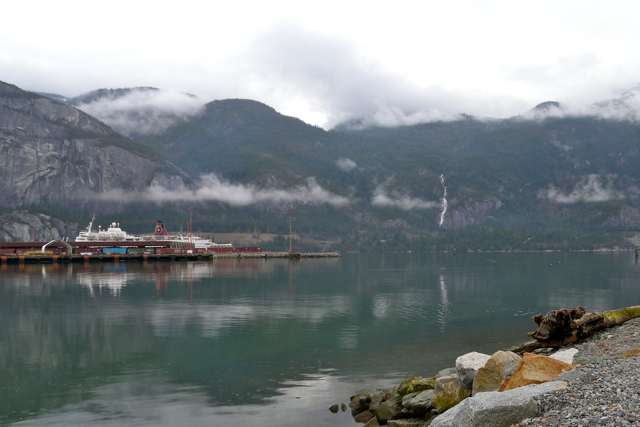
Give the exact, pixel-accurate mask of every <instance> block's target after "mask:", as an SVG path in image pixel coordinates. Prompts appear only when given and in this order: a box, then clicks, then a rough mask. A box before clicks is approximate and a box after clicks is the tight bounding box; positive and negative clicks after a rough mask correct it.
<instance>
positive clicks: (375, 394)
mask: <svg viewBox="0 0 640 427" xmlns="http://www.w3.org/2000/svg"><path fill="white" fill-rule="evenodd" d="M383 401H384V399H383V392H382V391H378V390H374V391H372V392H371V403H370V404H369V410H370V411H371V412H373V413H374V414H375V413H376V410H377V409H378V406H379V405H380V404H381V403H382V402H383Z"/></svg>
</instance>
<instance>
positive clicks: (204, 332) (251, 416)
mask: <svg viewBox="0 0 640 427" xmlns="http://www.w3.org/2000/svg"><path fill="white" fill-rule="evenodd" d="M452 258H453V257H452V256H451V255H450V254H411V255H408V254H387V255H376V254H371V255H345V256H344V257H343V258H341V259H326V260H304V261H303V262H298V261H289V260H274V259H271V260H268V261H266V260H262V259H251V260H249V259H242V260H214V261H207V262H173V263H168V262H158V263H155V262H148V263H127V262H120V263H115V264H101V263H86V264H59V265H56V264H48V265H39V264H28V265H0V316H1V318H2V325H3V328H2V329H0V368H1V369H2V370H1V371H0V372H2V377H1V378H2V381H1V386H0V424H3V425H8V424H15V423H17V424H19V425H22V424H26V425H122V424H126V425H132V424H135V425H177V424H180V425H203V424H210V425H261V426H300V425H314V426H323V425H326V426H336V425H339V426H347V425H353V420H352V419H351V417H350V415H349V414H348V411H347V412H346V413H342V412H339V413H338V414H331V413H330V412H329V411H328V410H327V408H328V407H329V406H330V405H332V404H333V403H339V402H343V401H346V400H347V398H348V397H349V395H351V394H353V393H355V392H357V391H360V390H364V389H370V388H373V387H388V386H392V385H396V384H397V382H399V381H400V380H401V379H402V378H404V377H407V376H414V375H425V376H426V375H432V374H434V373H435V372H437V371H438V370H439V369H442V368H445V367H449V366H452V365H453V364H454V363H455V358H456V357H457V356H459V355H461V354H464V353H466V352H469V351H482V352H487V353H492V352H493V351H495V350H497V349H504V348H508V347H510V346H512V345H515V344H519V343H521V342H523V341H525V340H526V338H527V337H526V332H528V331H530V330H532V329H533V323H532V322H531V320H530V316H531V313H537V312H546V311H548V310H550V309H556V308H560V307H571V306H574V305H586V306H587V307H588V309H589V310H605V309H611V308H617V307H623V306H628V305H633V304H640V289H639V288H638V287H637V286H636V283H638V279H639V278H640V270H639V268H638V266H637V265H635V264H634V262H633V255H629V254H625V253H619V254H615V253H606V254H601V253H590V254H566V253H551V254H457V256H456V257H455V259H452ZM587 273H589V274H587Z"/></svg>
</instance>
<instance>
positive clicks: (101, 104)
mask: <svg viewBox="0 0 640 427" xmlns="http://www.w3.org/2000/svg"><path fill="white" fill-rule="evenodd" d="M118 91H122V90H112V91H108V92H107V93H106V94H104V96H100V97H98V98H97V99H89V100H85V101H84V102H83V101H80V102H73V100H70V101H72V102H73V104H74V105H75V106H76V107H77V108H78V109H80V110H82V111H84V112H85V113H87V114H90V115H92V116H94V117H96V118H98V119H100V120H101V121H103V122H105V123H106V124H108V125H109V126H111V127H112V128H113V129H115V130H116V131H118V132H120V133H121V134H123V135H126V136H129V137H135V136H147V135H157V134H160V133H162V132H164V131H165V130H166V129H167V128H168V127H169V126H171V125H172V124H174V123H176V122H177V121H180V120H183V119H186V118H188V117H191V116H194V115H196V114H198V113H200V111H202V107H203V105H204V101H202V100H201V99H199V98H197V97H195V96H192V95H187V94H184V93H178V92H172V91H165V90H157V89H150V88H133V89H131V90H126V92H125V94H122V93H117V92H118ZM79 98H80V99H81V98H83V97H79ZM86 101H88V102H86Z"/></svg>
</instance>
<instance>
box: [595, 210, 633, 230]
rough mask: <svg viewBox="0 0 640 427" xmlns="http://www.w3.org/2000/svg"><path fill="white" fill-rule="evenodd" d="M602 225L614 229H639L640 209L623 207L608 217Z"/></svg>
mask: <svg viewBox="0 0 640 427" xmlns="http://www.w3.org/2000/svg"><path fill="white" fill-rule="evenodd" d="M602 225H603V226H605V227H615V228H626V227H629V228H637V227H640V209H638V208H634V207H631V206H627V205H625V206H623V207H622V208H620V210H619V211H618V212H617V213H616V214H613V215H611V216H609V217H608V218H607V219H606V220H605V221H604V222H603V223H602Z"/></svg>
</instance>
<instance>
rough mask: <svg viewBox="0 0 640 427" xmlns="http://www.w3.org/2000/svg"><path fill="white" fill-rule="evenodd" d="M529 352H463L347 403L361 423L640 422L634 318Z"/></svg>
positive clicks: (638, 334)
mask: <svg viewBox="0 0 640 427" xmlns="http://www.w3.org/2000/svg"><path fill="white" fill-rule="evenodd" d="M535 353H536V354H533V353H526V354H525V355H524V356H523V358H522V359H521V358H520V357H519V356H517V355H515V354H514V353H512V352H509V351H498V352H496V353H495V354H494V355H491V356H490V355H483V354H480V353H475V352H474V353H469V354H466V355H463V356H461V357H459V358H458V359H457V360H456V367H455V368H450V369H445V370H443V371H441V372H439V373H438V374H437V375H435V376H433V377H429V378H421V377H418V378H410V379H407V380H405V381H403V382H402V383H401V384H399V385H398V386H396V387H392V388H389V389H386V390H371V391H367V392H363V393H360V394H358V395H356V396H352V397H351V399H350V403H349V408H351V413H352V415H353V416H354V419H355V421H356V422H360V423H364V424H365V426H366V427H375V426H379V425H384V424H386V425H388V426H389V427H426V426H432V427H445V426H446V427H464V426H478V427H480V426H482V427H492V426H495V427H503V426H504V427H508V426H513V427H524V426H551V427H556V426H565V427H569V426H584V427H586V426H632V427H634V426H635V427H640V358H639V357H638V356H639V355H640V319H634V320H631V321H628V322H626V323H625V324H623V325H621V326H617V327H613V328H610V329H606V330H604V331H601V332H598V333H596V334H594V335H593V336H592V337H590V338H588V339H586V340H584V341H582V342H580V343H578V344H576V345H571V346H567V347H565V348H562V349H561V350H560V351H557V352H556V351H545V350H540V351H536V352H535ZM330 409H331V410H332V411H337V410H338V406H337V405H335V406H334V407H332V408H330ZM342 409H343V410H346V409H347V408H346V405H344V404H343V405H342Z"/></svg>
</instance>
